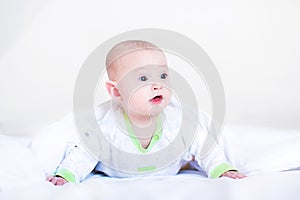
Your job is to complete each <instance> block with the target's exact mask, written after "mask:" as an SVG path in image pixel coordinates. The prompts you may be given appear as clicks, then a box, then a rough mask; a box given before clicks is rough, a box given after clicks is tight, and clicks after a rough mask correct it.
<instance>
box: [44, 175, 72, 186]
mask: <svg viewBox="0 0 300 200" xmlns="http://www.w3.org/2000/svg"><path fill="white" fill-rule="evenodd" d="M47 181H49V182H51V183H53V185H63V184H65V183H67V182H68V181H66V179H64V178H62V177H59V176H48V177H47Z"/></svg>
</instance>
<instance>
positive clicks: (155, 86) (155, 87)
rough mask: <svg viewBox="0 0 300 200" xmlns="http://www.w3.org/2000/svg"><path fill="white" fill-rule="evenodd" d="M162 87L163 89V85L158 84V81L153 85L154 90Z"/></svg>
mask: <svg viewBox="0 0 300 200" xmlns="http://www.w3.org/2000/svg"><path fill="white" fill-rule="evenodd" d="M160 89H162V85H160V84H157V83H154V84H153V85H152V90H160Z"/></svg>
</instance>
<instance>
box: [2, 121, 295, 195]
mask: <svg viewBox="0 0 300 200" xmlns="http://www.w3.org/2000/svg"><path fill="white" fill-rule="evenodd" d="M60 128H62V127H61V124H60V125H57V124H56V125H54V126H51V128H49V127H48V128H47V131H45V132H44V133H41V134H40V136H39V137H37V138H34V139H33V141H32V139H31V138H24V137H12V136H4V135H0V159H1V165H0V191H1V192H0V199H1V200H6V199H37V200H40V199H75V200H76V199H121V198H124V199H138V198H139V199H140V198H142V199H155V200H157V199H230V200H231V199H264V200H265V199H272V200H275V199H289V200H290V199H299V196H300V190H299V188H300V181H299V180H300V169H298V168H299V167H300V157H299V155H300V132H299V131H296V130H275V129H270V128H254V127H237V126H226V128H225V130H224V134H223V135H224V138H225V141H226V145H225V147H226V152H227V154H228V158H229V160H230V161H231V162H232V163H233V164H234V166H236V167H237V168H238V169H239V170H240V171H241V172H244V173H246V174H247V175H248V176H249V177H247V178H245V179H242V180H233V179H229V178H219V179H214V180H212V179H208V178H206V177H205V176H203V175H202V174H200V173H196V172H192V171H185V172H184V173H181V174H179V175H176V176H160V177H147V178H132V179H116V178H109V177H101V176H100V175H95V176H91V177H90V178H89V179H88V180H86V181H84V182H82V183H81V184H71V183H68V184H66V185H64V186H62V187H60V186H53V185H52V184H50V183H48V182H46V181H45V176H46V174H47V173H49V171H48V170H50V169H52V168H53V167H55V165H57V162H59V159H60V158H61V153H62V148H61V147H60V146H59V144H57V145H56V143H59V142H58V141H57V137H55V134H60V133H59V132H58V131H57V130H58V129H60ZM64 128H65V127H64ZM64 130H66V129H64ZM55 141H56V143H55ZM31 143H32V145H31ZM33 147H34V148H33ZM49 147H52V148H50V150H49ZM37 151H38V152H37Z"/></svg>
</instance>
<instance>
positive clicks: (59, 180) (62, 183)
mask: <svg viewBox="0 0 300 200" xmlns="http://www.w3.org/2000/svg"><path fill="white" fill-rule="evenodd" d="M65 183H66V180H65V179H63V178H59V179H57V182H56V185H64V184H65Z"/></svg>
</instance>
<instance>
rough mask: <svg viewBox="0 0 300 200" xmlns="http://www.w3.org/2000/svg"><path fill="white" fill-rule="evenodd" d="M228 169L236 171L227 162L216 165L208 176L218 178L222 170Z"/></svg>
mask: <svg viewBox="0 0 300 200" xmlns="http://www.w3.org/2000/svg"><path fill="white" fill-rule="evenodd" d="M229 170H233V171H237V169H235V168H234V167H232V166H231V165H229V164H228V163H222V164H220V165H218V166H216V167H215V168H214V169H213V170H212V171H211V172H210V174H209V177H210V178H218V177H220V176H221V175H222V174H223V173H224V172H227V171H229Z"/></svg>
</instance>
